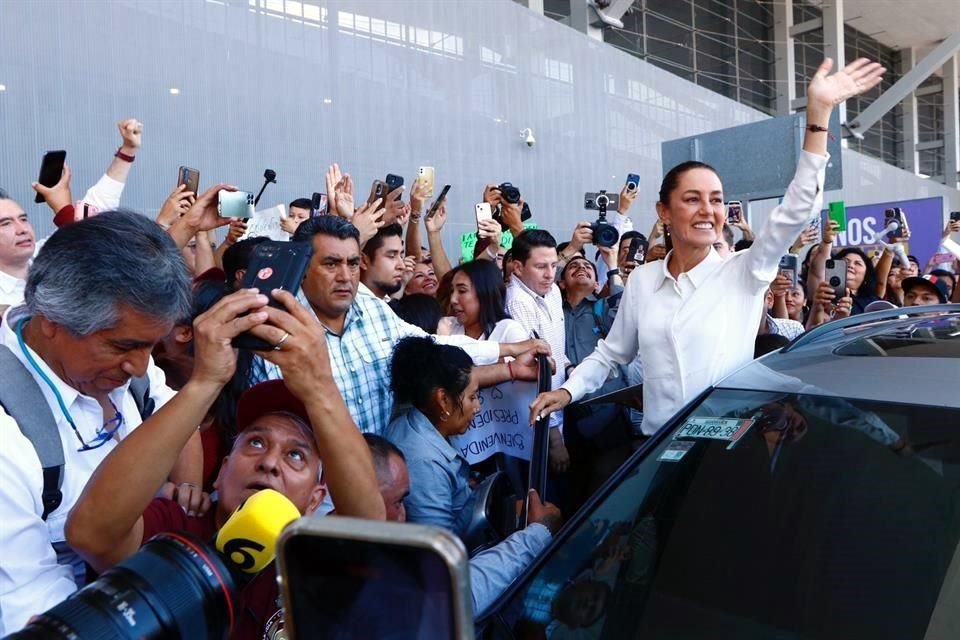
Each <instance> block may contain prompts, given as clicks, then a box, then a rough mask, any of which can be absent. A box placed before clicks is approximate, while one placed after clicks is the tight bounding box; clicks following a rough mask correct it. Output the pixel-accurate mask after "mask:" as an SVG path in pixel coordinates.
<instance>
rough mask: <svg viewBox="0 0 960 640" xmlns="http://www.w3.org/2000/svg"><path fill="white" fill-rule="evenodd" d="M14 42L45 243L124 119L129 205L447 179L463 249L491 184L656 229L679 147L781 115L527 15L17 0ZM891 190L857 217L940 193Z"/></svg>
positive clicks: (850, 200) (6, 94) (883, 172)
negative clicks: (615, 205) (219, 186)
mask: <svg viewBox="0 0 960 640" xmlns="http://www.w3.org/2000/svg"><path fill="white" fill-rule="evenodd" d="M0 43H2V44H0V51H2V53H0V84H3V85H5V86H6V91H3V92H0V185H2V186H3V187H4V188H6V189H8V190H9V191H11V193H12V194H13V195H14V197H16V198H17V199H18V200H19V201H20V202H21V203H23V204H24V206H25V207H26V208H27V210H28V212H30V213H31V216H32V218H33V220H34V222H35V224H36V226H37V227H38V230H39V231H40V232H41V234H43V233H45V232H48V231H49V230H50V229H51V226H50V224H49V215H48V213H47V210H46V209H45V208H42V207H40V206H39V205H36V206H35V205H33V204H32V192H31V190H30V186H29V185H30V182H31V181H32V180H34V179H36V172H37V168H38V165H39V161H40V157H41V155H42V153H43V151H44V150H47V149H58V148H65V149H67V150H68V163H69V164H70V165H71V167H72V168H73V170H74V191H75V192H76V194H77V195H80V194H82V192H83V189H84V188H85V187H86V186H88V185H89V184H92V182H93V181H95V180H96V179H97V177H98V176H99V175H100V173H101V172H102V171H103V169H104V167H105V166H106V165H107V163H108V161H109V159H110V157H111V155H112V153H113V151H114V150H115V148H116V147H117V145H118V144H119V136H118V134H117V133H116V129H115V127H114V123H115V122H116V121H117V120H119V119H120V118H122V117H125V116H134V117H137V118H139V119H140V120H142V121H143V122H144V123H145V127H146V130H145V134H144V135H145V143H144V148H143V150H142V152H141V154H140V156H139V158H138V160H137V162H136V164H135V166H134V168H133V174H132V176H131V179H130V182H129V184H128V188H127V191H126V193H125V194H124V200H123V203H124V205H126V206H130V207H133V208H136V209H140V210H144V211H152V210H156V209H157V208H158V207H159V206H160V203H161V202H162V201H163V199H164V198H165V196H166V195H167V193H168V192H169V191H170V189H171V188H172V187H173V185H174V182H175V179H176V175H175V174H176V168H177V166H178V165H181V164H186V165H190V166H194V167H197V168H199V169H200V170H201V183H202V185H209V184H211V183H212V182H214V181H219V180H223V181H227V182H232V183H234V184H237V185H239V186H240V187H241V188H246V189H248V190H256V189H257V188H258V187H259V185H260V183H261V175H262V173H263V170H264V169H265V168H267V167H269V168H272V169H275V170H276V171H277V174H278V179H279V184H278V185H272V186H271V187H270V188H269V189H268V191H267V195H266V196H265V197H264V201H263V203H261V204H268V205H269V204H273V203H276V202H288V201H289V200H291V199H293V198H294V197H298V196H309V195H310V193H311V192H312V191H315V190H318V191H323V190H324V187H323V173H324V171H325V169H326V167H327V165H328V164H329V163H330V162H333V161H339V162H340V163H341V165H342V166H343V167H344V169H345V170H347V171H349V172H350V173H352V174H353V176H354V177H355V179H356V180H357V187H358V191H359V192H360V197H363V196H365V195H366V193H367V192H368V191H369V184H370V181H371V180H372V179H374V178H378V177H379V178H382V177H383V176H384V175H385V174H386V173H387V172H394V173H402V174H404V175H405V176H406V177H407V180H408V182H410V181H411V180H412V178H413V175H414V172H415V170H416V167H417V166H418V165H426V164H429V165H434V166H436V167H437V181H438V182H439V183H440V184H443V183H446V182H449V183H451V184H453V185H454V188H453V190H451V193H450V202H451V205H452V208H453V211H452V216H451V217H452V219H451V221H450V222H449V223H448V227H447V232H446V236H445V238H446V241H447V244H448V249H450V250H452V249H453V248H454V238H455V236H457V235H459V234H460V233H461V232H463V231H467V230H472V229H473V228H474V222H473V213H472V211H473V203H475V202H476V201H478V199H479V198H480V193H481V189H482V187H483V184H484V183H486V182H499V181H503V180H510V181H512V182H513V183H514V184H516V185H518V186H519V187H520V189H521V191H522V192H523V195H524V197H525V198H526V199H527V200H528V201H529V203H530V205H531V207H532V209H533V212H534V219H535V220H536V221H537V222H538V223H540V225H541V226H544V227H546V228H550V229H551V230H555V231H556V232H557V235H558V236H567V235H568V234H569V230H570V229H572V226H573V224H574V222H575V221H576V220H577V219H580V218H582V217H584V212H583V211H582V210H581V209H580V206H581V203H582V194H583V192H584V191H586V190H590V191H593V190H597V189H600V188H607V189H619V187H620V186H621V185H622V184H623V182H624V179H625V176H626V174H627V173H628V172H636V173H639V174H640V175H641V184H640V189H641V193H642V195H641V198H640V201H639V202H638V205H637V206H636V207H635V209H636V210H635V212H634V213H635V216H634V217H635V221H636V222H637V227H638V228H640V229H642V230H644V231H645V230H646V229H647V228H649V226H650V225H651V223H652V221H653V216H654V213H653V206H652V205H653V201H654V200H655V199H656V195H655V194H656V190H657V188H658V186H659V181H660V178H661V169H660V143H661V142H662V141H663V140H665V139H670V138H675V137H681V136H689V135H692V134H695V133H699V132H702V131H707V130H711V129H716V128H721V127H727V126H732V125H736V124H743V123H746V122H751V121H755V120H758V119H761V118H764V117H765V116H764V115H763V114H761V113H759V112H757V111H754V110H752V109H749V108H747V107H744V106H742V105H740V104H737V103H736V102H734V101H732V100H729V99H727V98H724V97H722V96H720V95H718V94H715V93H712V92H710V91H708V90H707V89H704V88H701V87H697V86H695V85H693V84H692V83H689V82H686V81H683V80H681V79H678V78H677V77H676V76H674V75H672V74H670V73H668V72H666V71H663V70H661V69H658V68H656V67H654V66H652V65H649V64H646V63H644V62H642V61H638V60H637V59H636V58H633V57H631V56H629V55H627V54H625V53H623V52H620V51H617V50H616V49H614V48H613V47H610V46H609V45H604V44H602V43H598V42H594V41H591V40H589V39H587V38H586V37H585V36H583V35H581V34H578V33H576V32H574V31H572V30H571V29H569V28H567V27H564V26H563V25H561V24H557V23H555V22H553V21H551V20H549V19H547V18H544V17H542V16H539V15H536V14H534V13H532V12H530V11H529V10H527V9H525V8H523V7H522V6H519V5H517V4H515V3H513V2H511V1H510V0H355V1H347V0H313V1H312V2H310V1H307V2H291V1H290V0H287V1H286V2H284V1H283V0H112V1H111V0H32V1H28V0H0ZM172 87H176V88H178V89H179V90H180V94H179V95H171V94H170V89H171V88H172ZM525 127H531V128H532V129H533V131H534V134H535V136H536V140H537V143H536V146H534V147H533V148H528V147H527V146H526V145H525V144H524V143H523V141H522V139H521V137H520V134H519V131H520V129H522V128H525ZM871 171H872V172H878V173H879V175H877V176H873V175H872V176H871V179H870V180H869V181H865V182H864V183H863V185H862V186H860V185H859V184H857V185H851V190H850V192H849V193H845V194H844V195H845V198H844V199H845V200H846V201H847V204H848V205H850V204H857V203H860V202H870V201H872V200H873V196H874V195H875V193H876V192H875V189H876V188H877V187H876V185H878V184H879V185H891V184H898V185H903V187H902V188H903V189H904V191H909V193H908V192H904V193H898V197H904V198H906V197H916V196H917V195H920V194H921V193H922V194H923V195H926V194H928V193H929V191H930V190H931V187H930V185H929V184H927V183H923V182H922V181H920V180H919V179H916V178H913V177H911V176H909V174H905V173H904V172H899V171H897V170H896V169H893V168H892V167H887V166H881V167H875V166H871ZM890 172H895V173H896V174H897V180H893V179H890V178H889V177H888V175H887V174H889V173H890ZM854 182H856V181H854ZM933 190H934V191H938V193H940V192H942V193H948V192H947V190H945V189H941V190H937V189H936V188H935V187H934V188H933ZM950 197H953V198H954V202H955V204H956V207H955V208H960V202H957V192H956V191H952V196H950ZM28 202H29V203H31V204H27V203H28ZM638 218H639V219H638Z"/></svg>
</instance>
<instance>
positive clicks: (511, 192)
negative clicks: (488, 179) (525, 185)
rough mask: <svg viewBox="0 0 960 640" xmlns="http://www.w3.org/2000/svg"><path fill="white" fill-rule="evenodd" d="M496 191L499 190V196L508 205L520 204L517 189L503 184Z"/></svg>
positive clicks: (518, 190) (506, 183)
mask: <svg viewBox="0 0 960 640" xmlns="http://www.w3.org/2000/svg"><path fill="white" fill-rule="evenodd" d="M498 189H499V190H500V195H501V196H503V199H504V200H505V201H506V202H508V203H509V204H517V203H518V202H520V189H517V188H516V187H515V186H513V185H512V184H510V183H509V182H504V183H503V184H501V185H500V186H499V187H498Z"/></svg>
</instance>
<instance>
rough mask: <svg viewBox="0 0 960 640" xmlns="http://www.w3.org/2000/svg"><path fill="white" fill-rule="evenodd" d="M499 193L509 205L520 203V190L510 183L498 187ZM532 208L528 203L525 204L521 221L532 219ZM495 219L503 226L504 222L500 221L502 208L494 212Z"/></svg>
mask: <svg viewBox="0 0 960 640" xmlns="http://www.w3.org/2000/svg"><path fill="white" fill-rule="evenodd" d="M497 191H499V192H500V197H502V198H503V200H504V202H507V203H509V204H517V203H518V202H520V189H518V188H516V187H515V186H513V185H512V184H510V183H509V182H504V183H503V184H501V185H500V186H498V187H497ZM531 215H532V214H531V213H530V207H529V206H528V205H527V203H526V202H524V203H523V208H521V209H520V221H521V222H526V221H527V220H529V219H530V217H531ZM493 219H494V220H496V221H497V222H499V223H500V224H501V225H502V224H503V221H502V220H501V219H500V207H497V210H496V211H494V212H493Z"/></svg>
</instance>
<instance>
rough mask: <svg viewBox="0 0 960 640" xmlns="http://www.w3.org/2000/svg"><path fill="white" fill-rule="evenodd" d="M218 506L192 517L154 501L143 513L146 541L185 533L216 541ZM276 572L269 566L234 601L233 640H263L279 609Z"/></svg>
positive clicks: (163, 501) (171, 504)
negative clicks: (176, 533) (215, 515)
mask: <svg viewBox="0 0 960 640" xmlns="http://www.w3.org/2000/svg"><path fill="white" fill-rule="evenodd" d="M214 512H215V507H214V508H211V509H210V511H209V512H207V515H205V516H203V517H190V516H188V515H187V514H186V513H184V512H183V509H182V508H181V507H180V505H179V504H177V503H176V502H174V501H173V500H167V499H166V498H154V500H153V501H152V502H151V503H150V505H149V506H148V507H147V510H146V511H144V512H143V541H142V542H141V544H143V543H144V542H146V541H147V540H149V539H150V538H152V537H153V536H155V535H157V534H159V533H167V532H171V533H172V532H179V531H183V532H186V533H189V534H192V535H194V536H197V537H198V538H200V539H201V540H204V541H210V540H213V538H214V536H215V535H216V534H217V525H216V522H215V520H214ZM277 595H278V591H277V572H276V569H275V568H274V565H272V564H271V565H270V566H269V567H267V568H266V569H264V570H263V571H261V572H260V573H259V574H257V576H256V577H255V578H254V579H253V580H251V581H250V582H249V583H248V584H247V586H246V587H244V588H243V589H242V590H241V591H240V593H239V594H238V595H237V598H236V599H235V600H234V603H233V604H234V611H235V615H236V620H235V622H234V625H233V633H231V634H230V638H231V640H260V639H261V638H263V633H264V630H265V629H266V626H267V621H268V620H269V619H270V617H271V616H273V615H274V614H275V613H276V612H277V611H278V610H279V609H280V607H279V606H277Z"/></svg>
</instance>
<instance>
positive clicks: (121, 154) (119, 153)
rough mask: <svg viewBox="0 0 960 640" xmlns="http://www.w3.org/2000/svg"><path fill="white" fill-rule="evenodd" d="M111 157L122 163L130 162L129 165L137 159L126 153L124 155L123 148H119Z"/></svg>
mask: <svg viewBox="0 0 960 640" xmlns="http://www.w3.org/2000/svg"><path fill="white" fill-rule="evenodd" d="M113 157H115V158H118V159H120V160H123V161H124V162H131V163H132V162H133V161H134V160H136V159H137V157H136V156H131V155H130V154H128V153H124V152H123V147H120V148H119V149H117V152H116V153H115V154H113Z"/></svg>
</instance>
